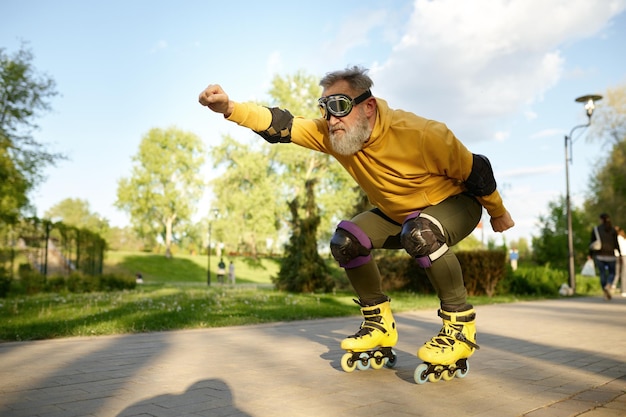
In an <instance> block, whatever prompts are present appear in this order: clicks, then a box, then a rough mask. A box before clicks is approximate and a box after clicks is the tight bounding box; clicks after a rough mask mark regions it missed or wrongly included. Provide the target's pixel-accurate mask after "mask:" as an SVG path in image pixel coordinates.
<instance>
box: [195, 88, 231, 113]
mask: <svg viewBox="0 0 626 417" xmlns="http://www.w3.org/2000/svg"><path fill="white" fill-rule="evenodd" d="M198 101H199V102H200V104H202V105H203V106H206V107H208V108H209V109H211V110H213V111H214V112H215V113H221V114H223V115H224V117H228V116H230V115H231V114H232V112H233V109H234V107H235V104H234V103H233V102H232V101H230V99H229V98H228V94H226V92H225V91H224V90H223V89H222V87H220V86H219V85H218V84H211V85H209V86H208V87H207V88H205V89H204V91H202V92H201V93H200V96H199V97H198Z"/></svg>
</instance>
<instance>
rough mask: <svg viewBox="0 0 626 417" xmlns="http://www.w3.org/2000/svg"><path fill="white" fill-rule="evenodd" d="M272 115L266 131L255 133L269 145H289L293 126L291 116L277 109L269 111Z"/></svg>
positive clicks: (287, 112) (273, 108)
mask: <svg viewBox="0 0 626 417" xmlns="http://www.w3.org/2000/svg"><path fill="white" fill-rule="evenodd" d="M269 111H270V113H272V123H270V127H268V128H267V130H264V131H262V132H256V133H257V134H259V135H260V136H261V137H262V138H263V139H265V140H266V141H268V142H269V143H278V142H282V143H289V142H291V126H292V125H293V116H292V115H291V113H289V111H287V110H281V109H279V108H278V107H272V108H270V109H269Z"/></svg>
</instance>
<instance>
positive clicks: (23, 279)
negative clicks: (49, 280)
mask: <svg viewBox="0 0 626 417" xmlns="http://www.w3.org/2000/svg"><path fill="white" fill-rule="evenodd" d="M18 275H19V277H20V283H21V286H22V289H23V291H24V292H26V294H29V295H32V294H37V293H40V292H42V291H43V290H44V289H45V288H46V277H45V276H43V275H42V274H41V273H39V271H35V270H34V269H33V267H32V266H31V265H30V264H20V266H19V267H18Z"/></svg>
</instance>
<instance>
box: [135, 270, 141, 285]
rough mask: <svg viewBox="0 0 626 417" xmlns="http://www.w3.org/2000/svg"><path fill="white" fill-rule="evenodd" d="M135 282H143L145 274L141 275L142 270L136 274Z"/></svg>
mask: <svg viewBox="0 0 626 417" xmlns="http://www.w3.org/2000/svg"><path fill="white" fill-rule="evenodd" d="M135 282H136V283H137V284H143V275H141V272H137V273H136V274H135Z"/></svg>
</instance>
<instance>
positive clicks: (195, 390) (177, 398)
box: [117, 379, 250, 417]
mask: <svg viewBox="0 0 626 417" xmlns="http://www.w3.org/2000/svg"><path fill="white" fill-rule="evenodd" d="M192 413H193V415H206V416H213V415H219V416H235V415H236V416H240V417H246V416H250V415H249V414H247V413H245V412H243V411H241V410H239V409H237V407H235V405H234V404H233V396H232V393H231V390H230V388H229V387H228V385H227V384H226V383H225V382H224V381H222V380H221V379H207V380H203V381H199V382H196V383H195V384H193V385H191V386H190V387H189V388H188V389H187V390H186V391H185V392H183V393H182V394H179V395H175V394H163V395H159V396H156V397H153V398H148V399H146V400H143V401H140V402H138V403H135V404H132V405H130V406H128V407H127V408H125V409H124V410H122V411H121V412H120V413H119V414H118V415H117V417H132V416H154V417H161V416H163V417H166V416H167V417H169V416H172V415H189V414H192Z"/></svg>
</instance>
